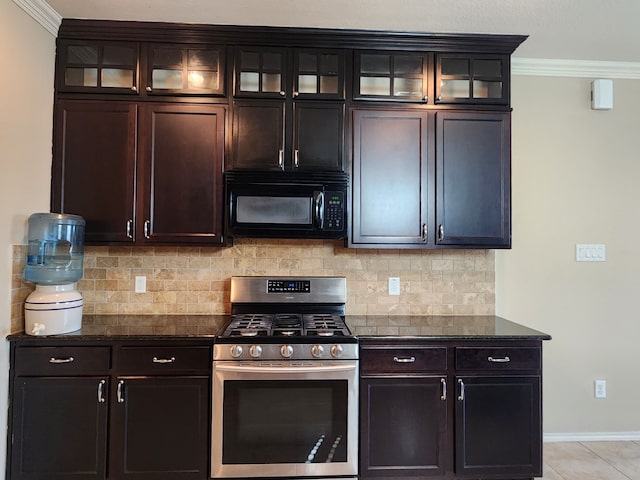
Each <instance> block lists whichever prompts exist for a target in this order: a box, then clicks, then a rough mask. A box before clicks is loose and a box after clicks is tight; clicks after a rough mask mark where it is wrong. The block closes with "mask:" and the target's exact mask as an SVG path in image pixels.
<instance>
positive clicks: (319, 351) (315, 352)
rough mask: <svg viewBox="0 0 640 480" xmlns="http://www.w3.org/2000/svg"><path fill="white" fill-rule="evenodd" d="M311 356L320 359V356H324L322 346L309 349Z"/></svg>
mask: <svg viewBox="0 0 640 480" xmlns="http://www.w3.org/2000/svg"><path fill="white" fill-rule="evenodd" d="M311 355H313V357H314V358H322V355H324V347H323V346H322V345H314V346H313V347H311Z"/></svg>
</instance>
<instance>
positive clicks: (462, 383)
mask: <svg viewBox="0 0 640 480" xmlns="http://www.w3.org/2000/svg"><path fill="white" fill-rule="evenodd" d="M458 385H460V395H458V400H459V401H461V402H463V401H464V382H463V381H462V379H461V378H460V379H458Z"/></svg>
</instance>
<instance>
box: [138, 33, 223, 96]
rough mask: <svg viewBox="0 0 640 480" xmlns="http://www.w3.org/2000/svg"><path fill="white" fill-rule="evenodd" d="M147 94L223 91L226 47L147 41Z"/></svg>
mask: <svg viewBox="0 0 640 480" xmlns="http://www.w3.org/2000/svg"><path fill="white" fill-rule="evenodd" d="M146 48H147V50H146V53H147V56H146V61H147V72H146V73H147V78H146V86H145V91H146V92H147V94H149V95H210V96H224V94H225V82H224V79H225V69H224V65H225V51H226V50H225V48H224V47H222V46H218V45H207V46H199V45H190V46H183V45H155V44H154V45H148V46H147V47H146Z"/></svg>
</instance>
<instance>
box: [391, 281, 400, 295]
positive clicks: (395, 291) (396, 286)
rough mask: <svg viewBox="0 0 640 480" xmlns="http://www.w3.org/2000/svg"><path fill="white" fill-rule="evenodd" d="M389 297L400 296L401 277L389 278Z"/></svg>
mask: <svg viewBox="0 0 640 480" xmlns="http://www.w3.org/2000/svg"><path fill="white" fill-rule="evenodd" d="M389 295H400V277H389Z"/></svg>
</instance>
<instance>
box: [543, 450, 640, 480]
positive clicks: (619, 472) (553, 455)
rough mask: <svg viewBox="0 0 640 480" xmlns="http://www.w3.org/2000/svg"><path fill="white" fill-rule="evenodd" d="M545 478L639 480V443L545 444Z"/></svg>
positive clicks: (566, 479) (554, 479)
mask: <svg viewBox="0 0 640 480" xmlns="http://www.w3.org/2000/svg"><path fill="white" fill-rule="evenodd" d="M543 460H544V471H543V474H544V479H545V480H629V479H631V480H640V442H566V443H565V442H558V443H545V444H544V450H543Z"/></svg>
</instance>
